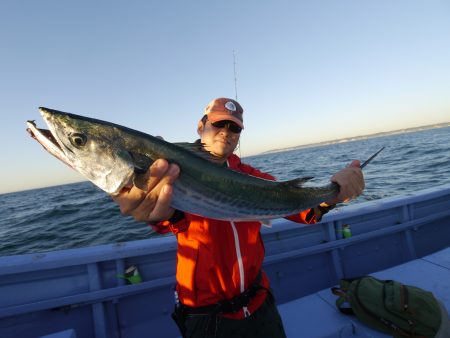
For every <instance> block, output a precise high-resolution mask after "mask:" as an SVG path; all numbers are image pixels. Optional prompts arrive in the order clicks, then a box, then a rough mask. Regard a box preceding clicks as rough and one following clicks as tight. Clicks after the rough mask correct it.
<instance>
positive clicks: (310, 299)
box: [278, 248, 450, 338]
mask: <svg viewBox="0 0 450 338" xmlns="http://www.w3.org/2000/svg"><path fill="white" fill-rule="evenodd" d="M371 275H372V276H374V277H377V278H379V279H393V280H397V281H399V282H402V283H404V284H407V285H415V286H418V287H421V288H423V289H425V290H428V291H431V292H433V294H434V295H435V296H436V297H437V298H439V299H440V300H441V301H442V302H443V303H444V304H445V306H446V308H447V311H450V248H447V249H444V250H441V251H439V252H437V253H434V254H432V255H429V256H425V257H423V258H420V259H416V260H414V261H411V262H408V263H405V264H402V265H398V266H396V267H392V268H389V269H386V270H383V271H379V272H375V273H373V274H371ZM335 300H336V296H334V295H333V294H332V293H331V292H330V290H329V289H326V290H322V291H320V292H317V293H315V294H312V295H309V296H307V297H303V298H300V299H297V300H294V301H291V302H288V303H284V304H281V305H279V306H278V309H279V311H280V314H281V316H282V318H283V323H284V327H285V329H286V334H287V336H288V337H289V338H291V337H292V338H297V337H305V338H331V337H341V338H342V337H370V338H372V337H373V338H381V337H383V338H384V337H391V336H389V335H385V334H383V333H380V332H377V331H374V330H372V329H370V328H368V327H367V326H365V325H363V324H362V323H360V322H359V321H358V320H356V319H354V318H351V317H348V316H345V315H343V314H341V313H340V312H339V311H338V310H337V309H336V306H335Z"/></svg>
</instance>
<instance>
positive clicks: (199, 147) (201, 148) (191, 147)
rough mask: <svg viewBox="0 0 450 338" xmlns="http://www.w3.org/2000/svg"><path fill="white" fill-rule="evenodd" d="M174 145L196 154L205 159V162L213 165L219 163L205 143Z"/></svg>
mask: <svg viewBox="0 0 450 338" xmlns="http://www.w3.org/2000/svg"><path fill="white" fill-rule="evenodd" d="M174 144H175V145H177V146H178V147H181V148H183V149H185V150H187V151H189V152H191V153H192V154H194V155H196V156H199V157H201V158H204V159H205V160H208V161H210V162H213V163H217V160H218V159H217V157H215V156H214V155H212V154H211V153H210V152H209V151H208V150H206V148H205V144H204V143H199V142H195V143H189V142H178V143H174Z"/></svg>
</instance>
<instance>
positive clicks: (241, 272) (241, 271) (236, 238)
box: [226, 160, 251, 318]
mask: <svg viewBox="0 0 450 338" xmlns="http://www.w3.org/2000/svg"><path fill="white" fill-rule="evenodd" d="M226 163H227V168H230V162H228V160H227V162H226ZM230 224H231V229H233V235H234V244H235V248H236V257H237V260H238V266H239V277H240V280H241V285H240V290H241V293H243V292H244V291H245V280H244V277H245V276H244V263H243V262H242V255H241V246H240V245H239V235H238V232H237V229H236V225H235V224H234V222H230ZM242 310H243V311H244V317H245V318H247V317H250V314H251V313H250V311H249V310H248V308H247V306H244V307H243V308H242Z"/></svg>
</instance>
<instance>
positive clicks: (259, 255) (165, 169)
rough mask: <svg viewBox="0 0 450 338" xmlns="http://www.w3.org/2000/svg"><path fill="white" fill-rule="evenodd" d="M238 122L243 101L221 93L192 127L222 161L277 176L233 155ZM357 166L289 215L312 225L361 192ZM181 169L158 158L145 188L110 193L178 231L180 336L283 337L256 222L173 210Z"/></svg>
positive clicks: (124, 206)
mask: <svg viewBox="0 0 450 338" xmlns="http://www.w3.org/2000/svg"><path fill="white" fill-rule="evenodd" d="M243 128H244V123H243V109H242V107H241V105H240V104H239V103H238V102H237V101H235V100H232V99H228V98H219V99H215V100H213V101H212V102H210V104H209V105H208V106H207V107H206V109H205V111H204V115H203V117H202V119H201V120H200V121H199V123H198V126H197V132H198V134H199V136H200V141H201V143H203V144H204V147H205V149H206V150H207V151H209V152H210V153H211V154H212V155H214V157H215V159H216V161H217V162H218V163H220V164H221V165H224V166H227V167H228V168H230V169H233V170H237V171H241V172H243V173H246V174H249V175H252V176H256V177H260V178H264V179H269V180H274V179H275V178H274V177H273V176H271V175H269V174H267V173H263V172H261V171H259V170H257V169H255V168H253V167H251V166H249V165H246V164H243V163H241V161H240V159H239V157H238V156H236V155H235V154H233V151H234V150H235V149H236V146H237V144H238V142H239V137H240V133H241V131H242V129H243ZM359 165H360V164H359V162H358V161H353V162H352V163H351V164H350V166H348V167H347V168H345V169H343V170H341V171H339V172H338V173H337V174H335V175H334V176H333V177H332V178H331V180H332V181H333V182H335V183H337V184H339V186H340V193H339V195H338V196H337V197H336V198H335V199H334V200H332V201H326V202H324V203H322V204H321V205H319V206H317V207H316V208H312V209H309V210H305V211H303V212H301V213H299V214H297V215H289V216H288V217H286V218H288V219H290V220H292V221H295V222H299V223H305V224H314V223H316V222H318V221H320V219H321V217H322V215H323V214H324V213H326V212H327V211H328V210H329V209H331V208H332V207H333V206H334V205H335V204H336V203H339V202H346V201H349V200H350V199H352V198H355V197H357V196H358V195H360V194H361V193H362V191H363V189H364V178H363V175H362V172H361V169H360V168H359ZM179 173H180V169H179V167H178V166H176V165H175V164H169V163H167V162H166V161H164V160H161V159H160V160H157V161H155V163H154V164H153V165H152V167H151V168H150V173H149V175H150V177H149V190H148V191H147V192H144V191H141V190H139V189H138V188H136V187H133V188H131V189H127V190H124V191H123V192H122V193H121V194H120V195H119V196H117V197H115V198H114V199H115V201H116V202H117V203H118V204H119V206H120V209H121V211H122V213H124V214H126V215H131V216H133V217H134V218H135V219H136V220H137V221H146V222H149V224H150V225H152V226H153V228H154V229H155V230H156V231H158V232H161V233H164V232H168V231H171V232H173V233H174V234H175V235H176V236H177V240H178V252H177V273H176V277H177V287H176V292H177V294H178V297H179V304H178V305H177V307H176V311H175V312H174V315H173V317H174V319H175V321H176V322H177V324H178V326H179V327H180V330H181V332H182V334H183V337H185V338H186V337H189V338H191V337H258V338H261V337H271V338H272V337H274V338H278V337H285V336H286V335H285V333H284V329H283V325H282V322H281V318H280V316H279V314H278V311H277V308H276V305H275V302H274V299H273V296H272V294H271V292H270V289H269V281H268V278H267V276H266V274H265V273H264V272H263V271H262V270H261V269H262V262H263V258H264V247H263V243H262V238H261V234H260V228H261V223H259V222H257V221H252V222H231V221H219V220H214V219H207V218H204V217H202V216H199V215H192V214H189V213H185V212H182V211H180V210H174V209H173V208H171V206H170V202H171V197H172V183H173V182H174V181H175V180H176V178H177V176H178V175H179Z"/></svg>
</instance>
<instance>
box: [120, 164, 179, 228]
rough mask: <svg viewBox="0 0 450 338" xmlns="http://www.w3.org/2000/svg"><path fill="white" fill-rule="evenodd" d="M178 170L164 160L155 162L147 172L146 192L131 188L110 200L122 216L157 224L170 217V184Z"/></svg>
mask: <svg viewBox="0 0 450 338" xmlns="http://www.w3.org/2000/svg"><path fill="white" fill-rule="evenodd" d="M179 173H180V168H179V167H178V166H177V165H176V164H170V165H169V163H167V161H166V160H162V159H159V160H156V161H155V162H154V163H153V164H152V166H151V167H150V169H149V172H148V174H149V175H148V176H149V178H148V191H147V192H145V191H142V190H140V189H139V188H137V187H135V186H133V187H131V188H124V189H122V191H121V192H120V193H119V194H118V195H117V196H113V197H112V199H113V200H114V201H115V202H116V203H117V204H119V207H120V211H121V212H122V214H124V215H127V216H132V217H133V218H134V219H135V220H136V221H139V222H158V221H164V220H167V219H169V218H170V217H172V215H173V213H174V209H173V208H172V207H171V206H170V203H171V201H172V183H173V182H174V181H175V180H176V179H177V177H178V175H179Z"/></svg>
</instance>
